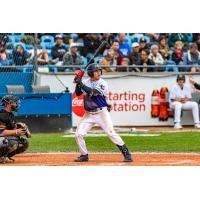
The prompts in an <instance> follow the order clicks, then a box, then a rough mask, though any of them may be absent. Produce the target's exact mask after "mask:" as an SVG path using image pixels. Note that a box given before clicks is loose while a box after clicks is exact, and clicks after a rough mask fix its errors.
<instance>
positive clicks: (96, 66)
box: [87, 63, 102, 77]
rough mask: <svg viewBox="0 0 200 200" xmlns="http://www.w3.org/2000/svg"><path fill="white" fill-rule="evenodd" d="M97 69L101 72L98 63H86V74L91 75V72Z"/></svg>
mask: <svg viewBox="0 0 200 200" xmlns="http://www.w3.org/2000/svg"><path fill="white" fill-rule="evenodd" d="M97 70H100V71H101V74H102V69H101V66H100V65H98V64H96V63H92V64H90V65H88V67H87V74H88V76H89V77H92V76H93V72H95V71H97Z"/></svg>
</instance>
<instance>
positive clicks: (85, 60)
mask: <svg viewBox="0 0 200 200" xmlns="http://www.w3.org/2000/svg"><path fill="white" fill-rule="evenodd" d="M82 60H83V65H87V58H85V57H83V56H82Z"/></svg>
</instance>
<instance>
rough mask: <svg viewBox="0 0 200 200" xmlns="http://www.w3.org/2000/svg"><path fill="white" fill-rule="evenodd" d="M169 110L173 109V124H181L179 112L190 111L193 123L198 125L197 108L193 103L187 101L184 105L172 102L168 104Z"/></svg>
mask: <svg viewBox="0 0 200 200" xmlns="http://www.w3.org/2000/svg"><path fill="white" fill-rule="evenodd" d="M170 108H172V109H174V115H175V116H174V122H175V123H180V122H181V110H192V115H193V119H194V123H195V124H198V123H199V106H198V104H197V103H196V102H194V101H188V102H186V103H181V102H178V101H174V102H171V103H170Z"/></svg>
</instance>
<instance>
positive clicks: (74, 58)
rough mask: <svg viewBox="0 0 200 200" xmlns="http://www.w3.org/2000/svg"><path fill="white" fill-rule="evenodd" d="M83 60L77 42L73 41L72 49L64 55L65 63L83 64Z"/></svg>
mask: <svg viewBox="0 0 200 200" xmlns="http://www.w3.org/2000/svg"><path fill="white" fill-rule="evenodd" d="M82 64H83V60H82V58H81V56H80V55H79V53H78V46H77V44H76V43H72V44H71V45H70V49H69V51H68V52H67V53H65V55H64V56H63V65H82ZM77 69H80V68H77V67H76V68H72V70H73V71H75V70H77Z"/></svg>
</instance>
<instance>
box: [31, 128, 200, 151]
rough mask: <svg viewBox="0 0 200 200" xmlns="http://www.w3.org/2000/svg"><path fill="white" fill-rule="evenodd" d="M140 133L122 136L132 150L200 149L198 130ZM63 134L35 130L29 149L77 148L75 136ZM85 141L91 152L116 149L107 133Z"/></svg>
mask: <svg viewBox="0 0 200 200" xmlns="http://www.w3.org/2000/svg"><path fill="white" fill-rule="evenodd" d="M130 134H131V133H130ZM134 134H135V133H134ZM140 134H143V133H141V132H140V133H138V135H137V136H134V137H133V136H122V138H123V140H124V141H125V143H126V144H127V146H128V147H129V149H130V151H131V152H177V153H178V152H188V153H200V133H199V132H198V133H197V132H188V133H183V132H182V133H179V132H177V133H159V136H145V137H144V136H140ZM151 134H152V133H151ZM156 134H158V133H156ZM63 136H64V135H63V134H34V135H33V136H32V138H31V139H30V140H29V142H30V147H29V150H28V152H29V153H38V152H78V148H77V145H76V142H75V138H74V137H63ZM86 143H87V147H88V150H89V151H90V152H118V149H117V147H116V146H115V145H113V143H112V142H111V141H110V140H109V138H108V137H106V136H105V137H104V136H102V137H92V136H90V137H86Z"/></svg>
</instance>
